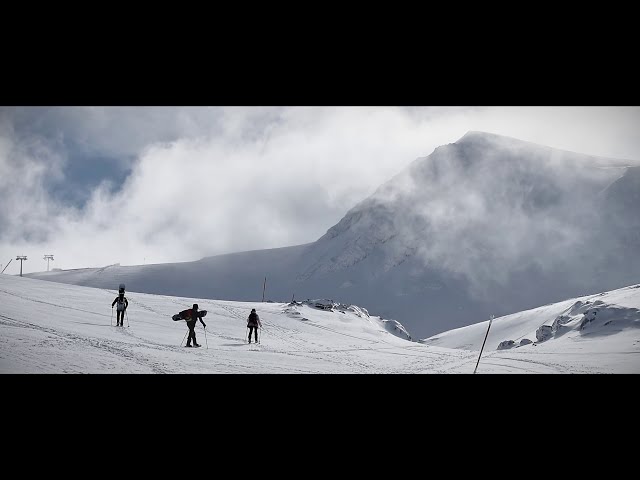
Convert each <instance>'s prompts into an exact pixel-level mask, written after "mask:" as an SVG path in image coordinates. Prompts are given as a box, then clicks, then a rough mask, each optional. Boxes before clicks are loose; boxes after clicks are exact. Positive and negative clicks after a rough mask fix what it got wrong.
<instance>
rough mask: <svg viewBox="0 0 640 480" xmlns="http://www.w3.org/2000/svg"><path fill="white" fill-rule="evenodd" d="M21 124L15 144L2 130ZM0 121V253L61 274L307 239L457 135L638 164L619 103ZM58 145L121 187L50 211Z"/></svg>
mask: <svg viewBox="0 0 640 480" xmlns="http://www.w3.org/2000/svg"><path fill="white" fill-rule="evenodd" d="M32 117H33V118H34V119H35V120H37V121H35V120H34V122H33V123H32V124H30V125H31V127H30V130H29V132H28V133H29V134H28V135H26V134H22V135H19V133H20V132H18V131H17V128H16V127H15V124H17V123H18V120H20V121H21V122H22V124H27V123H28V120H29V119H30V118H32ZM0 121H2V122H3V123H2V125H4V128H2V129H0V195H1V198H2V206H1V207H0V215H1V216H0V218H2V220H3V224H2V225H0V255H1V256H2V257H7V260H8V259H9V258H11V257H15V255H18V254H27V255H32V256H33V257H34V258H38V259H39V258H41V257H42V255H43V254H44V253H54V254H56V261H57V263H56V264H55V266H58V267H62V268H74V267H82V266H99V265H105V264H109V263H116V262H120V263H122V264H140V263H143V262H146V263H162V262H169V261H188V260H196V259H198V258H200V257H202V256H206V255H213V254H217V253H225V252H233V251H240V250H247V249H260V248H272V247H279V246H286V245H294V244H300V243H306V242H311V241H314V240H316V239H317V238H318V237H320V236H321V235H322V234H323V233H324V232H325V231H326V230H327V229H328V228H330V227H331V226H332V225H334V224H335V223H336V222H337V221H339V220H340V218H341V217H342V216H343V215H344V214H345V213H346V211H347V210H349V209H350V208H351V207H353V206H354V205H355V204H356V203H357V202H358V201H360V200H362V199H364V198H365V197H366V196H368V195H370V194H371V193H373V191H374V190H375V189H376V188H377V187H378V186H379V185H380V184H382V183H384V182H385V181H387V180H388V179H389V178H391V177H392V176H394V175H395V174H397V173H399V172H400V171H401V170H402V169H403V168H404V167H406V166H407V165H408V164H410V163H411V162H412V161H413V160H414V159H415V158H416V157H419V156H426V155H428V154H430V153H431V152H432V151H433V149H434V148H435V147H437V146H439V145H441V144H446V143H451V142H454V141H456V140H458V139H459V138H460V137H461V136H462V135H464V134H465V133H466V132H467V131H469V130H484V131H489V132H493V133H498V134H503V135H508V136H513V137H516V138H520V139H523V140H529V141H532V142H536V143H541V144H547V145H550V146H553V147H557V148H562V149H567V150H573V151H578V152H581V153H588V154H594V155H602V156H610V157H621V158H636V159H637V158H640V139H638V136H637V131H638V127H639V126H640V109H638V108H632V107H618V108H597V107H585V108H582V107H567V108H556V107H496V108H479V107H475V108H466V107H452V108H444V107H437V108H410V109H407V108H400V107H393V108H392V107H350V108H339V107H336V108H331V107H287V108H283V107H278V108H266V107H259V108H258V107H239V108H233V107H224V108H211V107H201V108H195V107H192V108H186V107H185V108H175V109H172V108H167V107H163V108H156V107H154V108H149V107H142V108H133V107H117V108H116V107H111V108H97V107H80V108H71V107H65V108H60V109H55V108H48V109H45V110H43V111H35V110H33V109H3V111H0ZM12 125H14V128H11V126H12ZM43 132H44V133H47V135H44V133H43ZM52 132H53V133H52ZM61 138H64V139H65V140H67V141H68V140H69V139H72V140H73V142H74V143H75V144H78V145H83V146H84V147H83V148H85V149H86V150H87V151H93V152H105V153H108V154H110V155H119V156H122V158H123V160H122V161H123V162H124V161H131V160H130V159H129V158H130V157H133V158H134V160H133V164H131V168H132V173H131V175H130V176H129V178H128V179H127V180H126V182H125V184H124V185H123V188H122V190H120V191H118V192H117V193H115V194H111V193H109V192H110V189H109V188H108V183H104V184H103V185H102V187H101V188H99V189H97V190H96V191H95V192H94V194H93V196H92V197H91V199H90V201H89V202H88V203H87V205H86V207H85V209H84V210H83V211H82V212H79V211H77V210H76V209H75V208H73V207H69V206H63V205H59V204H56V203H55V202H53V201H52V199H51V198H49V197H48V196H47V194H46V188H45V184H46V182H47V181H49V180H50V179H51V178H58V179H59V178H60V175H61V172H62V169H63V167H64V165H65V163H64V162H65V152H64V151H62V150H61V148H62V147H61ZM17 178H22V179H23V181H22V182H17V181H16V180H15V179H17ZM9 179H12V180H9ZM15 212H21V214H22V219H23V220H22V221H20V222H19V221H17V217H15V216H13V214H14V213H15ZM27 219H28V220H27ZM33 232H40V234H39V235H34V233H33ZM27 235H28V236H29V239H30V240H24V241H20V240H19V239H20V238H25V237H27ZM45 235H48V236H47V238H46V240H45V239H44V238H43V237H44V236H45ZM40 240H41V241H40ZM45 250H46V252H45ZM0 261H2V259H0ZM2 263H5V262H4V261H2ZM5 264H6V263H5ZM45 268H46V263H45V262H44V261H43V262H42V263H41V264H40V263H39V262H29V265H28V266H27V263H25V271H38V270H42V269H45ZM6 273H11V272H9V271H7V272H6ZM13 273H15V272H13Z"/></svg>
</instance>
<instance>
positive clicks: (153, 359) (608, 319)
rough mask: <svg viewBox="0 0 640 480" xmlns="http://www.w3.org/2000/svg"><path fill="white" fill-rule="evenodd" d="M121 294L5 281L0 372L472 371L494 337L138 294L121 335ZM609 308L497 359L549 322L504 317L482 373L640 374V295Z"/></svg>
mask: <svg viewBox="0 0 640 480" xmlns="http://www.w3.org/2000/svg"><path fill="white" fill-rule="evenodd" d="M117 285H118V284H117V283H116V284H115V288H114V289H97V288H90V287H81V286H75V285H68V284H62V283H55V282H47V281H42V280H36V279H30V278H25V277H23V278H21V277H16V276H10V275H0V373H289V374H292V373H472V372H473V370H474V368H475V365H476V361H477V356H478V351H476V350H473V348H476V344H477V340H478V339H477V338H476V337H478V336H480V335H482V334H483V329H484V328H485V325H483V324H479V325H474V326H471V327H467V328H468V329H469V332H470V333H469V334H465V338H464V339H462V337H460V334H461V332H460V331H458V332H456V331H454V332H451V333H450V336H446V335H442V336H441V338H440V340H439V342H440V343H442V344H445V343H449V344H456V345H455V346H456V347H460V345H459V343H460V342H462V341H465V342H467V344H468V345H467V346H468V348H469V350H465V349H460V348H443V347H442V346H434V343H436V341H435V340H434V339H432V340H431V343H432V344H431V345H429V344H426V343H418V342H411V341H408V340H404V339H402V338H400V337H399V336H396V335H394V334H391V333H389V332H388V331H387V329H386V327H387V325H391V326H392V328H394V327H401V325H398V324H394V323H393V322H391V323H388V324H386V323H385V322H384V321H383V320H382V319H380V318H375V317H372V316H370V315H369V314H368V312H367V310H366V307H364V306H358V307H356V306H353V305H351V306H346V305H340V304H336V303H335V302H333V301H330V300H329V301H327V300H324V301H323V300H322V299H319V300H318V299H316V300H310V301H308V302H307V301H305V302H290V303H270V302H264V303H262V302H232V301H221V300H212V299H205V298H184V297H169V296H163V295H151V294H144V293H138V292H132V291H128V292H127V298H128V299H129V309H128V315H127V318H126V320H125V325H126V326H125V327H115V326H112V324H113V322H114V320H113V317H112V310H111V308H110V306H111V302H112V301H113V299H114V298H115V296H116V295H117ZM600 299H601V300H602V301H603V303H602V304H595V301H593V302H592V304H593V305H592V306H591V307H589V308H587V309H583V307H584V304H583V305H580V306H574V307H573V309H571V306H572V305H575V304H576V299H573V300H570V301H567V302H563V304H562V305H557V306H547V307H541V310H540V312H545V313H544V315H543V314H542V313H541V314H540V315H539V320H540V321H542V323H545V322H546V323H549V322H553V320H552V316H553V315H555V316H556V317H557V316H558V315H560V314H562V313H563V312H564V313H565V314H566V315H568V318H570V321H568V322H565V323H564V326H565V327H567V328H569V329H571V331H570V332H569V333H567V334H565V335H560V338H556V339H551V340H548V341H547V342H544V343H542V344H538V345H537V346H532V345H527V346H525V347H520V348H518V349H515V350H514V349H512V350H507V351H497V350H495V348H496V347H497V344H496V342H497V341H498V340H499V339H503V338H506V337H511V338H519V337H523V338H524V337H525V336H531V335H532V334H533V333H534V332H535V328H537V326H538V323H540V322H534V321H533V320H532V318H531V315H528V314H527V313H526V312H523V313H522V314H520V316H519V317H518V316H513V317H514V318H515V320H514V321H513V322H510V321H508V319H506V318H503V319H496V320H495V321H494V322H495V323H496V329H495V330H493V335H490V341H488V344H489V345H490V350H493V351H488V352H486V353H485V355H483V358H482V361H481V363H480V367H479V368H478V373H513V372H516V373H587V372H588V373H591V372H602V373H622V372H633V373H640V369H639V368H638V367H639V365H638V360H637V358H638V353H640V347H639V346H638V343H639V341H640V337H639V336H638V332H639V331H640V330H639V329H638V328H636V327H637V323H638V316H637V307H639V306H640V288H637V286H636V287H635V288H628V289H622V290H620V291H619V292H611V293H610V294H609V296H607V295H603V296H602V297H600ZM585 300H588V299H585ZM193 303H198V304H199V306H200V308H201V309H204V310H207V311H208V314H207V316H206V317H204V320H205V323H206V324H207V328H206V334H205V330H204V329H203V328H202V326H201V325H200V324H199V323H198V326H197V328H196V334H197V340H198V342H199V343H200V344H201V345H202V347H201V348H199V349H194V348H184V347H182V346H181V340H182V342H184V338H185V335H186V333H187V328H186V325H185V322H183V321H178V322H175V321H173V320H172V319H171V316H172V315H173V314H175V313H177V312H179V311H180V310H183V309H185V308H189V307H190V306H191V305H192V304H193ZM584 303H585V304H586V301H585V302H584ZM605 305H606V307H605ZM594 307H596V308H598V309H599V310H598V311H599V313H600V311H603V310H604V311H608V312H609V314H604V315H603V316H602V317H601V319H598V320H597V321H595V323H594V322H590V323H589V324H587V326H586V327H585V328H584V329H583V330H582V331H580V332H575V331H574V330H575V327H576V326H577V325H578V322H577V321H576V315H580V314H581V313H583V311H584V312H587V311H590V310H591V309H592V308H594ZM252 308H256V310H257V311H258V314H259V315H260V318H261V320H262V323H263V325H264V329H263V330H262V331H261V337H260V340H261V343H260V344H259V345H256V344H250V345H249V344H247V343H246V342H245V335H246V318H247V316H248V314H249V312H250V311H251V309H252ZM452 308H454V307H453V306H452ZM634 309H635V310H634ZM525 317H526V318H528V319H529V321H527V320H526V318H525ZM460 330H463V329H460ZM476 330H477V331H476ZM605 331H606V332H607V333H608V334H607V335H604V334H602V332H605ZM572 332H573V333H574V335H573V336H572ZM598 332H600V333H598ZM592 333H593V334H592ZM456 335H458V337H459V338H458V339H457V340H454V336H456ZM573 337H576V338H575V339H574V340H572V338H573ZM480 341H481V339H480ZM543 353H545V354H543ZM547 353H548V354H547Z"/></svg>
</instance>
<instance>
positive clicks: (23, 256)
mask: <svg viewBox="0 0 640 480" xmlns="http://www.w3.org/2000/svg"><path fill="white" fill-rule="evenodd" d="M26 259H27V256H26V255H18V256H17V257H16V260H20V276H22V261H23V260H26Z"/></svg>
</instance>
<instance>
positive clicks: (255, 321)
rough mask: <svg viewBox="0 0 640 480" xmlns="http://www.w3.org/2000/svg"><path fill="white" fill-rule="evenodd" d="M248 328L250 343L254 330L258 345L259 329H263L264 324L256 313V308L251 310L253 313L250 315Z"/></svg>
mask: <svg viewBox="0 0 640 480" xmlns="http://www.w3.org/2000/svg"><path fill="white" fill-rule="evenodd" d="M247 327H249V343H251V332H252V331H253V329H254V328H255V339H256V343H258V327H262V322H260V317H259V316H258V314H257V313H256V309H255V308H252V309H251V313H250V314H249V318H248V319H247Z"/></svg>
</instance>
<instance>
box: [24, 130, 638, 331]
mask: <svg viewBox="0 0 640 480" xmlns="http://www.w3.org/2000/svg"><path fill="white" fill-rule="evenodd" d="M638 212H640V163H637V162H627V161H617V160H611V159H604V158H598V157H591V156H587V155H580V154H576V153H571V152H564V151H560V150H556V149H553V148H549V147H544V146H540V145H535V144H531V143H528V142H522V141H519V140H515V139H511V138H507V137H502V136H498V135H492V134H486V133H481V132H470V133H468V134H467V135H465V136H464V137H463V138H461V139H460V140H459V141H458V142H456V143H453V144H449V145H444V146H442V147H439V148H437V149H436V150H435V151H434V152H433V153H432V154H431V155H429V156H428V157H424V158H419V159H417V160H415V161H414V162H413V163H412V164H411V165H410V166H409V167H408V168H406V169H405V170H404V171H402V172H401V173H400V174H398V175H397V176H395V177H394V178H392V179H391V180H390V181H389V182H387V183H385V184H384V185H382V186H381V187H380V188H379V189H378V190H377V191H376V192H375V193H374V194H373V195H372V196H371V197H369V198H367V199H365V200H364V201H363V202H361V203H360V204H358V205H356V206H355V207H354V208H352V209H351V210H350V211H349V212H348V213H347V214H346V215H345V217H344V218H343V219H342V220H341V221H340V222H338V224H336V225H335V226H333V227H331V228H330V229H329V230H328V231H327V233H326V234H325V235H324V236H322V237H321V238H320V239H318V240H317V241H316V242H313V243H310V244H307V245H300V246H295V247H285V248H280V249H272V250H261V251H254V252H242V253H237V254H232V255H221V256H216V257H209V258H205V259H202V260H200V261H198V262H189V263H180V264H166V265H149V266H136V267H110V268H108V269H106V270H104V271H102V272H101V273H97V272H96V271H95V269H92V270H87V271H85V272H81V271H63V272H49V273H42V274H34V275H33V276H35V277H39V278H45V279H50V280H54V281H61V282H68V283H77V284H81V285H88V286H99V287H105V288H114V285H117V284H118V283H119V282H120V281H126V282H127V283H128V288H129V289H130V290H133V291H140V292H147V293H160V294H170V295H185V296H199V297H209V298H217V299H228V300H260V299H261V297H262V289H263V281H264V277H265V276H266V277H267V285H266V297H265V299H272V300H280V301H288V300H290V299H291V297H292V296H294V295H295V298H296V299H306V298H320V297H321V298H331V299H334V300H335V301H337V302H343V303H350V304H357V305H361V306H363V307H366V308H367V309H368V310H369V312H370V313H371V314H373V315H381V316H383V317H386V318H392V319H395V320H399V321H400V322H401V323H402V324H403V325H404V326H405V327H406V328H407V329H408V330H409V332H410V333H411V334H412V336H413V337H414V338H416V337H426V336H430V335H434V334H436V333H439V332H442V331H446V330H450V329H453V328H457V327H461V326H464V325H469V324H472V323H475V322H479V321H482V320H483V319H485V318H488V316H489V315H490V314H494V315H496V316H499V315H505V314H508V313H512V312H517V311H521V310H524V309H527V308H532V307H535V306H537V305H540V304H544V303H549V302H553V301H558V300H562V299H564V298H568V297H574V296H578V295H581V294H588V293H595V292H598V291H603V290H610V289H613V288H619V287H622V286H624V285H629V284H633V283H637V282H638V281H639V279H638V272H640V255H638V253H640V213H638ZM74 272H75V273H74ZM452 305H455V307H454V308H452V307H451V306H452Z"/></svg>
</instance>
